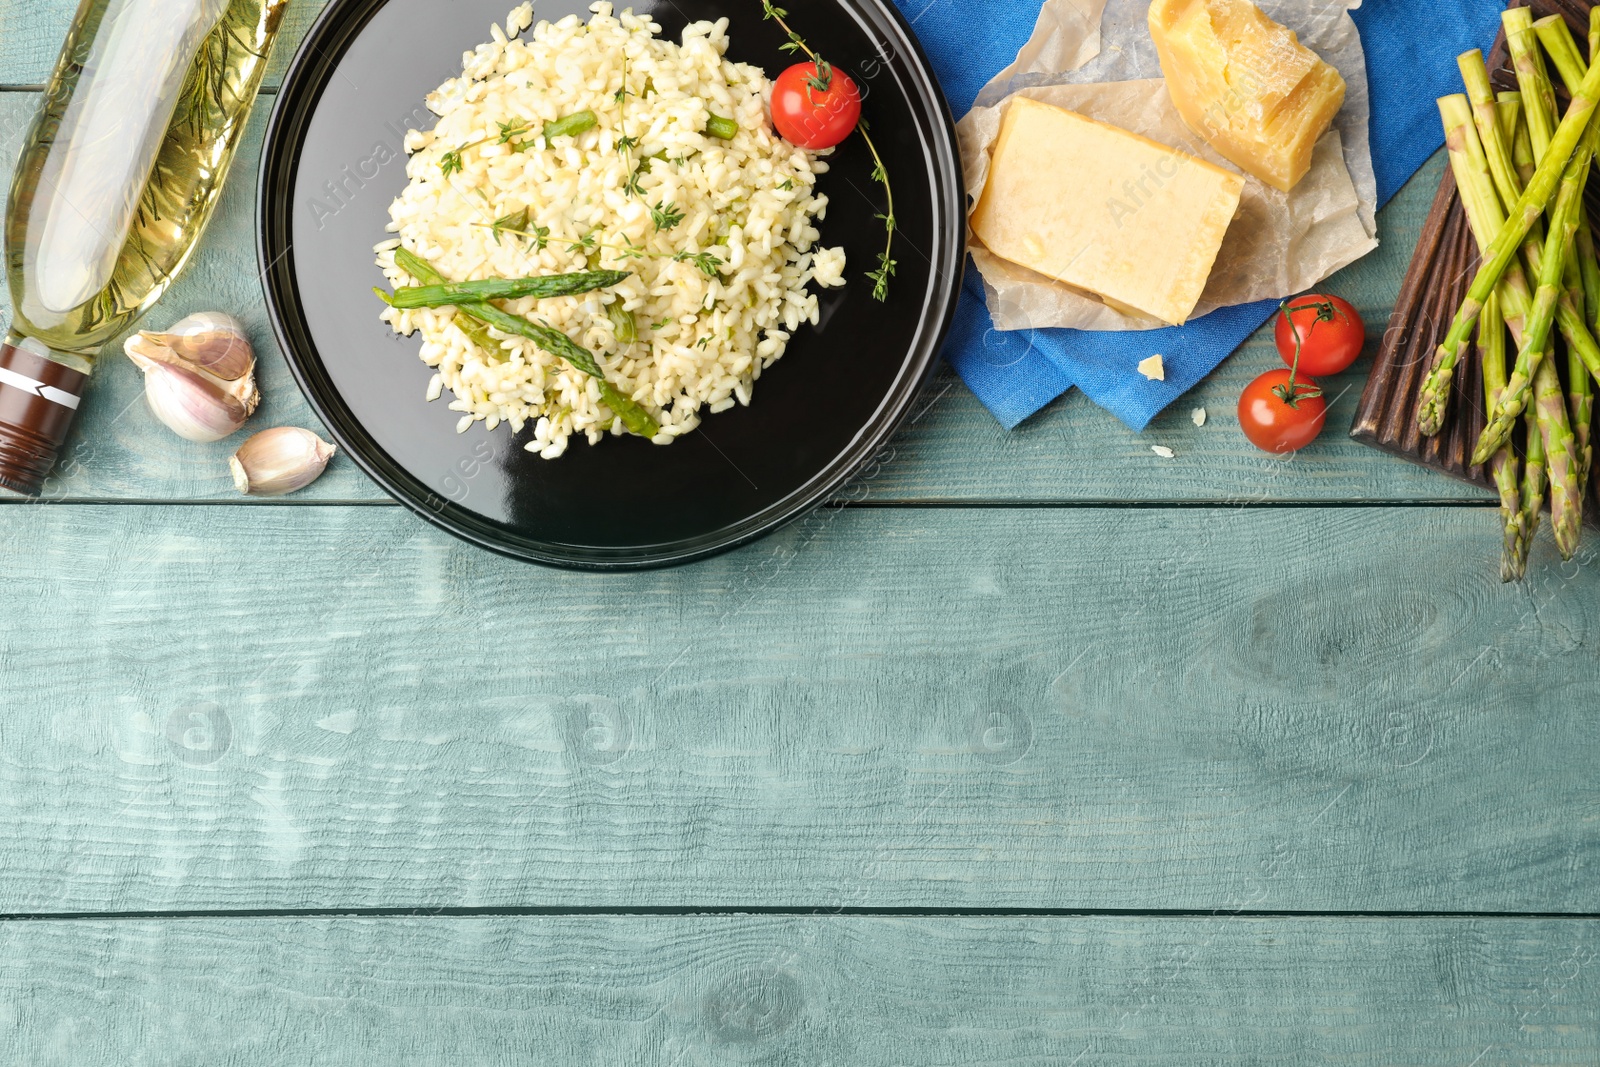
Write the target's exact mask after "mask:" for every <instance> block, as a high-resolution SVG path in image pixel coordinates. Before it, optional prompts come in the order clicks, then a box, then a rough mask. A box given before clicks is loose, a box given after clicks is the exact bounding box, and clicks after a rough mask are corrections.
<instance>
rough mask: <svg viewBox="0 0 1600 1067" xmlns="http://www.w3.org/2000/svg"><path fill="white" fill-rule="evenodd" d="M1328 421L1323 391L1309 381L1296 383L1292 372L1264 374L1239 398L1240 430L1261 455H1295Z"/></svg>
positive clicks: (1319, 432) (1315, 436) (1277, 371)
mask: <svg viewBox="0 0 1600 1067" xmlns="http://www.w3.org/2000/svg"><path fill="white" fill-rule="evenodd" d="M1291 383H1293V384H1291ZM1327 421H1328V401H1327V400H1326V399H1324V398H1323V396H1322V390H1321V389H1320V388H1318V387H1317V383H1316V382H1314V381H1312V380H1311V379H1309V378H1299V379H1298V380H1297V379H1296V378H1295V374H1294V372H1293V371H1291V370H1269V371H1267V373H1265V374H1263V375H1262V376H1261V377H1259V378H1257V379H1256V380H1255V381H1253V382H1251V383H1250V384H1249V385H1247V386H1245V390H1244V393H1243V394H1242V395H1241V396H1240V397H1239V427H1240V429H1242V430H1244V435H1245V436H1246V437H1248V438H1249V439H1250V443H1251V444H1253V445H1255V446H1256V447H1257V448H1259V449H1261V450H1262V451H1263V452H1274V453H1279V454H1281V453H1284V452H1298V451H1299V450H1300V449H1302V448H1304V447H1305V446H1306V445H1309V444H1310V443H1311V442H1312V441H1315V440H1316V439H1317V436H1318V435H1319V434H1321V433H1322V428H1323V426H1324V425H1326V424H1327Z"/></svg>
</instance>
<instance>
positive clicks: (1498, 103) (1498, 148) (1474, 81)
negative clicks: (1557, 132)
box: [1456, 48, 1523, 204]
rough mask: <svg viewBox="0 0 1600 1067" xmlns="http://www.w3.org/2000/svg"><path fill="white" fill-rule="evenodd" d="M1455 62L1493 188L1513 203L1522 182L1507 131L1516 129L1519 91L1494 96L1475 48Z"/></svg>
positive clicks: (1519, 195) (1505, 200) (1502, 197)
mask: <svg viewBox="0 0 1600 1067" xmlns="http://www.w3.org/2000/svg"><path fill="white" fill-rule="evenodd" d="M1456 66H1458V67H1459V68H1461V81H1462V83H1463V84H1464V85H1465V86H1466V87H1467V98H1468V99H1470V100H1471V101H1472V118H1473V120H1474V122H1475V123H1476V125H1477V129H1478V139H1479V141H1480V143H1481V144H1482V146H1483V153H1484V156H1485V161H1486V162H1487V163H1488V166H1489V173H1490V175H1491V176H1492V177H1493V178H1494V187H1495V191H1496V192H1498V193H1499V194H1500V199H1501V200H1502V201H1503V202H1505V203H1506V204H1515V203H1516V202H1517V199H1518V198H1519V197H1521V196H1522V185H1523V182H1522V179H1521V178H1520V177H1519V176H1518V175H1517V168H1516V164H1515V163H1514V162H1513V160H1512V156H1511V136H1510V134H1509V133H1507V132H1506V131H1508V130H1515V129H1516V128H1517V123H1518V122H1520V121H1521V120H1522V94H1521V93H1505V94H1503V96H1502V97H1501V98H1500V99H1496V97H1495V94H1494V86H1493V85H1491V84H1490V83H1489V68H1488V67H1486V66H1484V63H1483V53H1482V52H1480V51H1479V50H1478V49H1476V48H1474V49H1473V50H1472V51H1470V52H1463V53H1462V54H1461V55H1460V56H1459V57H1457V59H1456ZM1504 112H1509V113H1510V114H1509V115H1508V114H1506V113H1504Z"/></svg>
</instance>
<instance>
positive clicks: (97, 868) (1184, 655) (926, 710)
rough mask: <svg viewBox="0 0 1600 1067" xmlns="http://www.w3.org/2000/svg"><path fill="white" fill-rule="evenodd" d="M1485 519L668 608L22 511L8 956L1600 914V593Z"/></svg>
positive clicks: (933, 516) (860, 575) (344, 516)
mask: <svg viewBox="0 0 1600 1067" xmlns="http://www.w3.org/2000/svg"><path fill="white" fill-rule="evenodd" d="M1498 543H1499V539H1498V537H1497V534H1496V520H1495V517H1494V515H1493V514H1492V513H1491V512H1490V511H1488V510H1478V509H1459V508H1440V509H1423V508H1406V509H1373V510H1369V509H1331V510H1324V509H1244V510H1239V509H1229V508H1221V509H1176V510H1162V509H1149V510H1132V511H1129V510H1124V509H1111V510H1086V511H1080V510H1061V511H1051V510H1045V511H1034V510H1023V511H991V510H982V509H977V510H965V509H906V510H901V509H844V510H831V511H825V512H822V513H819V514H818V515H816V516H814V517H813V518H812V519H811V520H809V521H808V522H806V523H805V524H803V525H801V526H799V527H797V528H794V529H791V530H789V531H788V532H786V533H784V534H782V535H779V536H778V537H776V538H775V539H773V540H770V541H767V542H763V543H762V544H760V545H758V546H755V547H753V548H751V549H748V550H745V551H743V552H741V553H737V554H735V555H732V556H728V557H723V558H721V559H718V560H714V561H710V562H708V563H704V564H700V565H697V566H694V567H691V568H687V569H684V570H680V571H672V572H662V573H654V574H645V575H633V576H593V575H577V574H567V573H558V572H551V571H544V570H539V569H533V568H527V567H523V566H520V565H516V564H512V563H509V562H506V561H503V560H500V559H497V558H495V557H492V556H489V555H486V554H483V553H481V552H477V551H475V550H472V549H470V548H467V547H465V546H463V545H461V544H458V543H456V542H455V541H453V540H451V539H449V538H447V537H445V536H443V535H441V534H438V533H435V532H434V531H432V530H431V529H430V528H428V527H426V526H424V525H423V524H422V523H421V522H419V521H418V520H416V519H413V518H412V517H410V516H409V515H407V514H404V513H401V512H399V511H398V510H396V509H393V508H370V507H367V508H362V507H351V508H336V507H318V508H300V509H282V508H280V509H271V510H266V511H250V510H248V509H240V508H219V507H194V508H182V507H167V508H148V507H114V506H107V507H95V506H73V507H60V506H43V507H29V506H10V507H3V508H0V545H4V546H6V547H5V548H4V549H3V550H0V568H3V573H4V575H5V591H6V592H5V596H6V613H7V614H6V617H7V619H9V620H11V622H10V624H8V625H6V626H4V627H3V628H0V665H3V666H0V671H3V678H0V753H4V757H3V759H0V825H4V826H5V827H6V840H7V847H6V862H5V864H4V865H3V868H0V912H31V911H49V912H61V911H67V912H71V911H81V910H88V911H105V910H117V911H121V910H141V909H165V908H181V909H187V908H196V909H203V908H254V907H268V906H281V907H307V906H317V907H358V906H432V905H462V906H480V905H495V906H500V905H538V906H570V905H617V906H636V905H667V906H691V907H692V906H698V905H705V906H723V905H726V906H745V905H749V906H754V905H779V906H800V907H818V908H828V907H835V906H859V907H890V906H895V907H898V906H918V907H1028V908H1033V907H1064V908H1080V907H1081V908H1088V907H1106V908H1141V909H1147V908H1148V909H1168V908H1179V909H1211V908H1225V907H1250V908H1252V909H1267V910H1294V911H1302V910H1325V909H1331V910H1351V909H1354V910H1385V911H1390V910H1392V911H1409V910H1436V911H1458V910H1468V911H1485V910H1486V911H1496V912H1499V911H1538V912H1558V911H1576V912H1596V911H1600V879H1596V877H1595V870H1596V863H1597V861H1600V793H1597V792H1596V790H1595V787H1594V782H1595V774H1594V768H1595V766H1596V763H1597V760H1600V704H1597V702H1596V701H1595V699H1594V693H1595V692H1596V687H1597V685H1600V661H1597V660H1596V657H1595V656H1594V652H1593V649H1594V648H1595V647H1596V645H1597V643H1600V607H1597V605H1600V568H1597V567H1595V566H1594V562H1593V561H1594V558H1595V549H1593V548H1590V549H1589V550H1587V552H1586V554H1585V556H1584V557H1583V558H1582V560H1581V566H1578V567H1574V568H1573V571H1574V572H1575V574H1574V577H1572V578H1570V579H1564V578H1563V577H1562V576H1561V575H1560V573H1559V572H1558V570H1557V568H1556V567H1555V566H1554V565H1553V556H1552V549H1551V548H1550V546H1549V545H1548V544H1547V543H1544V542H1543V541H1542V542H1541V544H1540V546H1539V549H1538V556H1537V561H1536V567H1535V576H1534V578H1533V579H1532V580H1531V582H1530V584H1529V585H1527V586H1526V587H1521V588H1507V587H1502V586H1501V585H1500V584H1499V582H1498V581H1497V580H1496V573H1497V568H1496V559H1497V552H1498Z"/></svg>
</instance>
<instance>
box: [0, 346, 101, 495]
mask: <svg viewBox="0 0 1600 1067" xmlns="http://www.w3.org/2000/svg"><path fill="white" fill-rule="evenodd" d="M87 381H88V375H86V374H83V373H82V372H80V371H75V370H73V369H72V368H71V367H66V366H62V365H61V364H60V363H57V362H55V361H54V360H49V359H45V358H44V357H42V356H36V355H34V354H33V353H32V352H27V351H24V350H23V349H20V348H14V347H12V346H11V345H8V344H0V486H3V487H5V488H7V489H12V490H15V491H17V492H19V493H28V494H37V493H38V492H39V491H40V488H41V487H42V486H43V485H44V480H45V477H46V476H47V475H49V473H50V468H51V467H53V466H55V461H56V454H57V452H58V451H59V450H60V448H61V443H62V442H63V441H65V440H66V437H67V431H68V430H69V429H70V428H71V426H72V417H73V416H74V415H76V414H77V411H78V399H79V397H81V396H82V395H83V387H84V383H85V382H87Z"/></svg>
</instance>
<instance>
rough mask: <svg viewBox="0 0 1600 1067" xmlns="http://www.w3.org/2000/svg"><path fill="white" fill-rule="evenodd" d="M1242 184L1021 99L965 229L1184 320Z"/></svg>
mask: <svg viewBox="0 0 1600 1067" xmlns="http://www.w3.org/2000/svg"><path fill="white" fill-rule="evenodd" d="M1243 190H1244V179H1243V178H1242V177H1240V176H1239V175H1237V174H1234V173H1232V172H1231V171H1226V170H1223V169H1222V168H1221V167H1215V166H1212V165H1211V164H1210V163H1207V162H1205V161H1204V160H1201V159H1196V158H1194V157H1193V156H1189V155H1185V154H1184V153H1182V152H1178V151H1174V150H1173V149H1171V148H1168V147H1167V146H1165V145H1161V144H1157V143H1156V142H1154V141H1150V140H1146V139H1145V138H1143V137H1139V136H1137V135H1135V134H1131V133H1129V132H1128V131H1126V130H1119V129H1117V128H1116V127H1115V126H1108V125H1106V124H1105V123H1103V122H1096V121H1095V120H1093V119H1089V118H1085V117H1084V116H1082V115H1079V114H1078V113H1077V112H1074V111H1067V110H1064V109H1063V108H1059V107H1052V106H1051V105H1049V104H1042V103H1040V102H1039V101H1037V100H1031V99H1029V98H1027V97H1023V96H1019V97H1016V98H1015V99H1013V100H1012V101H1011V103H1010V105H1009V106H1008V108H1007V110H1006V114H1005V118H1004V120H1003V121H1002V123H1001V126H1000V138H999V140H998V141H996V142H995V147H994V162H993V164H992V166H991V168H990V170H989V182H988V184H987V185H986V186H985V187H984V191H983V198H982V199H981V200H980V201H979V202H978V207H977V210H976V211H974V212H973V214H972V229H973V232H974V233H975V234H977V236H978V239H979V240H980V241H982V242H983V243H984V244H985V245H986V246H988V248H989V250H990V251H991V252H993V253H994V254H995V255H997V256H999V257H1001V258H1002V259H1007V260H1010V261H1011V262H1013V263H1017V264H1020V265H1021V266H1024V267H1027V268H1029V269H1030V270H1035V271H1038V272H1039V273H1040V274H1044V275H1047V276H1049V277H1051V278H1054V279H1056V280H1057V281H1062V282H1066V283H1067V284H1069V285H1075V286H1078V287H1079V288H1081V289H1087V290H1089V291H1090V292H1092V293H1096V294H1098V295H1099V296H1101V297H1102V298H1104V299H1105V301H1106V302H1107V303H1108V304H1110V305H1111V306H1113V307H1117V308H1127V309H1132V310H1134V311H1138V312H1142V313H1143V314H1145V315H1149V316H1153V317H1154V318H1157V319H1160V320H1161V321H1163V322H1168V323H1171V324H1173V325H1174V326H1181V325H1182V324H1183V323H1185V322H1187V321H1188V319H1189V315H1190V313H1192V312H1193V311H1194V308H1195V305H1196V304H1197V303H1199V302H1200V294H1201V293H1202V292H1203V291H1204V290H1205V287H1206V279H1208V278H1209V277H1210V276H1211V268H1212V267H1213V266H1214V265H1215V263H1216V259H1217V252H1218V250H1219V249H1221V247H1222V238H1223V236H1224V235H1225V234H1226V233H1227V232H1228V223H1229V222H1231V221H1232V220H1233V215H1234V212H1236V211H1237V210H1238V209H1239V195H1240V193H1241V192H1242V191H1243Z"/></svg>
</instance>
